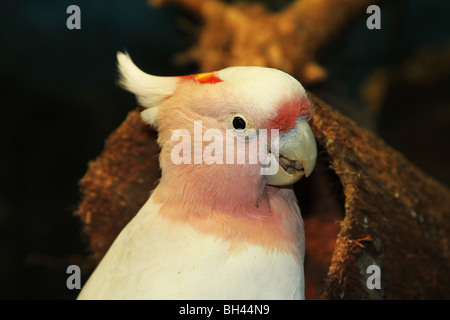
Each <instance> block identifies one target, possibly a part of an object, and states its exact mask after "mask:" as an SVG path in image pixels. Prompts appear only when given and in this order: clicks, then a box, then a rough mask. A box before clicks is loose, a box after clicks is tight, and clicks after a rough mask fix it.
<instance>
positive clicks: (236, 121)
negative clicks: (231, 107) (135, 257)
mask: <svg viewBox="0 0 450 320" xmlns="http://www.w3.org/2000/svg"><path fill="white" fill-rule="evenodd" d="M233 128H234V129H236V130H245V129H246V128H247V121H245V120H244V119H243V118H242V117H240V116H235V117H234V118H233Z"/></svg>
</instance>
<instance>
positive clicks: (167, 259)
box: [78, 52, 317, 299]
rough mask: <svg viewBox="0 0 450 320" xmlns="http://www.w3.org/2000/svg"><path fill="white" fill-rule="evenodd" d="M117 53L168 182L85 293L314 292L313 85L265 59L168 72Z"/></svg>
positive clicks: (285, 295) (263, 295)
mask: <svg viewBox="0 0 450 320" xmlns="http://www.w3.org/2000/svg"><path fill="white" fill-rule="evenodd" d="M117 58H118V68H119V71H120V74H121V78H120V84H121V85H122V86H123V87H124V88H125V89H127V90H128V91H130V92H132V93H133V94H135V96H136V98H137V101H138V104H139V105H141V106H143V107H144V108H145V109H144V111H142V113H141V116H142V119H143V120H144V121H145V122H146V123H148V124H149V125H151V126H153V127H154V128H156V129H157V130H158V144H159V145H160V147H161V153H160V155H159V161H160V167H161V171H162V172H161V180H160V181H159V184H158V185H157V187H156V188H155V189H154V190H153V192H152V193H151V196H150V197H149V199H148V201H147V202H146V203H145V204H144V206H143V207H142V208H141V209H140V211H139V212H138V213H137V214H136V216H135V217H134V218H133V219H132V220H131V221H130V222H129V223H128V225H127V226H126V227H125V228H124V229H123V230H122V231H121V233H120V234H119V236H118V237H117V238H116V240H115V241H114V242H113V244H112V246H111V247H110V248H109V250H108V252H107V253H106V255H105V256H104V258H103V259H102V261H101V262H100V263H99V265H98V266H97V268H96V269H95V270H94V272H93V274H92V275H91V277H90V278H89V279H88V281H87V282H86V284H85V286H84V287H83V289H82V291H81V292H80V294H79V296H78V299H304V287H305V282H304V273H303V259H304V250H305V243H304V242H305V240H304V229H303V220H302V217H301V214H300V210H299V207H298V205H297V199H296V197H295V195H294V192H293V190H292V187H291V186H290V185H292V184H293V183H294V182H296V181H297V180H299V179H300V178H302V177H303V176H309V175H310V174H311V172H312V171H313V168H314V166H315V162H316V157H317V149H316V142H315V139H314V135H313V132H312V130H311V128H310V126H309V124H308V120H309V119H310V117H311V110H310V106H309V104H308V99H307V95H306V92H305V90H304V88H303V87H302V85H301V84H300V83H299V82H298V81H297V80H296V79H294V78H293V77H291V76H290V75H288V74H286V73H284V72H282V71H279V70H276V69H272V68H264V67H229V68H226V69H222V70H220V71H216V72H211V73H201V74H196V75H191V76H181V77H159V76H153V75H149V74H146V73H144V72H143V71H141V70H140V69H139V68H138V67H136V66H135V64H134V63H133V62H132V60H131V59H130V57H129V55H128V54H126V53H121V52H119V53H118V55H117ZM264 129H265V130H264ZM263 132H265V133H267V134H266V135H265V136H264V137H263V138H261V137H262V133H263ZM277 137H278V139H276V138H277ZM269 140H270V143H267V144H264V143H261V141H263V142H264V141H266V142H267V141H269ZM238 142H239V143H240V147H235V148H232V145H231V144H236V145H238V144H239V143H238ZM265 145H267V147H266V148H265V147H264V146H265ZM255 146H258V148H254V147H255ZM254 150H258V151H257V152H258V154H262V156H261V157H255V154H254V153H255V151H254ZM259 150H266V153H264V152H262V153H260V151H259ZM245 152H246V153H245ZM230 153H231V154H230ZM243 154H244V156H243ZM264 155H265V156H264ZM238 157H240V159H241V161H240V162H239V161H237V160H236V158H238ZM255 158H256V161H255ZM252 159H253V161H251V160H252ZM233 160H234V161H233ZM269 166H271V167H272V169H273V168H275V169H276V170H268V171H267V172H266V174H264V172H263V169H264V168H266V169H267V168H268V167H269ZM270 171H271V172H270Z"/></svg>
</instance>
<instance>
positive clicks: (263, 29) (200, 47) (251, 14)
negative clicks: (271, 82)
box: [150, 0, 378, 85]
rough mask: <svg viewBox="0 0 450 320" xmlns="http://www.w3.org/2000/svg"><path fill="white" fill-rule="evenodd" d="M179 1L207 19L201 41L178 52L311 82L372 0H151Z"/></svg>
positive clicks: (207, 62) (211, 64)
mask: <svg viewBox="0 0 450 320" xmlns="http://www.w3.org/2000/svg"><path fill="white" fill-rule="evenodd" d="M168 2H170V3H175V4H178V5H180V6H182V7H184V8H185V9H187V10H189V11H191V12H192V13H194V14H196V15H197V16H199V17H200V18H201V19H202V20H203V23H204V24H203V27H202V29H201V31H200V33H199V35H198V41H197V43H196V45H194V46H193V47H192V48H191V49H190V50H189V51H188V52H187V53H185V54H184V55H182V56H181V58H179V61H182V62H185V63H186V62H191V61H192V62H195V63H197V64H198V65H199V66H200V70H201V71H212V70H219V69H222V68H224V67H228V66H236V65H257V66H265V67H273V68H277V69H280V70H283V71H285V72H287V73H289V74H292V75H294V76H295V77H297V78H298V79H299V80H300V81H301V82H302V83H303V84H305V85H309V84H314V83H317V82H320V81H323V80H324V79H325V78H326V76H327V73H326V71H325V70H324V69H323V67H321V66H320V65H319V64H318V62H317V55H318V53H319V51H320V49H322V48H324V47H325V46H327V45H329V44H330V42H332V41H334V40H335V39H336V38H337V37H338V36H339V35H341V34H342V33H343V31H344V29H345V27H346V26H348V25H349V24H350V23H351V22H352V21H353V20H354V19H355V18H357V17H360V16H362V15H363V14H365V9H366V8H367V6H368V5H370V4H374V3H377V2H378V1H373V0H372V1H369V0H358V1H350V0H297V1H295V2H294V3H292V4H291V5H289V6H287V7H286V8H285V9H284V10H282V11H281V12H276V13H273V12H270V11H268V10H267V9H266V8H265V7H264V6H263V5H261V4H255V3H252V4H249V3H237V4H234V3H233V4H226V3H224V2H222V1H218V0H210V1H209V0H208V1H207V0H197V1H187V0H157V1H156V0H153V1H150V3H152V4H153V5H161V4H164V3H168Z"/></svg>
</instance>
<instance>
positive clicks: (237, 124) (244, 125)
mask: <svg viewBox="0 0 450 320" xmlns="http://www.w3.org/2000/svg"><path fill="white" fill-rule="evenodd" d="M228 128H230V129H233V130H234V132H236V133H238V134H242V133H245V132H247V130H248V129H251V128H253V123H252V121H251V120H250V119H249V118H248V117H247V116H246V115H245V114H242V113H234V114H232V115H230V117H229V118H228Z"/></svg>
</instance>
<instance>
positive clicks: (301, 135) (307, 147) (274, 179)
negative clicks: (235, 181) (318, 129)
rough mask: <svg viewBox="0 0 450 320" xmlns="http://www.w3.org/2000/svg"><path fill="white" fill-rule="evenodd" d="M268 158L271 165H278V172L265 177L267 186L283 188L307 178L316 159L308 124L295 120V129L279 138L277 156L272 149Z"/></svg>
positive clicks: (315, 148)
mask: <svg viewBox="0 0 450 320" xmlns="http://www.w3.org/2000/svg"><path fill="white" fill-rule="evenodd" d="M269 156H270V158H271V165H272V164H273V165H278V170H276V173H274V174H269V175H265V179H266V182H267V184H270V185H275V186H285V185H290V184H293V183H294V182H297V181H298V180H300V179H301V178H302V177H303V176H306V177H308V176H309V175H310V174H311V172H312V171H313V170H314V167H315V165H316V159H317V146H316V139H315V138H314V134H313V132H312V130H311V127H310V126H309V124H308V122H307V121H306V120H304V119H299V120H297V125H296V126H295V128H293V129H292V130H291V131H289V132H288V133H286V134H284V135H282V136H280V138H279V148H278V154H277V152H276V150H273V149H272V150H271V153H270V155H269ZM274 161H276V163H275V162H274Z"/></svg>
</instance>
